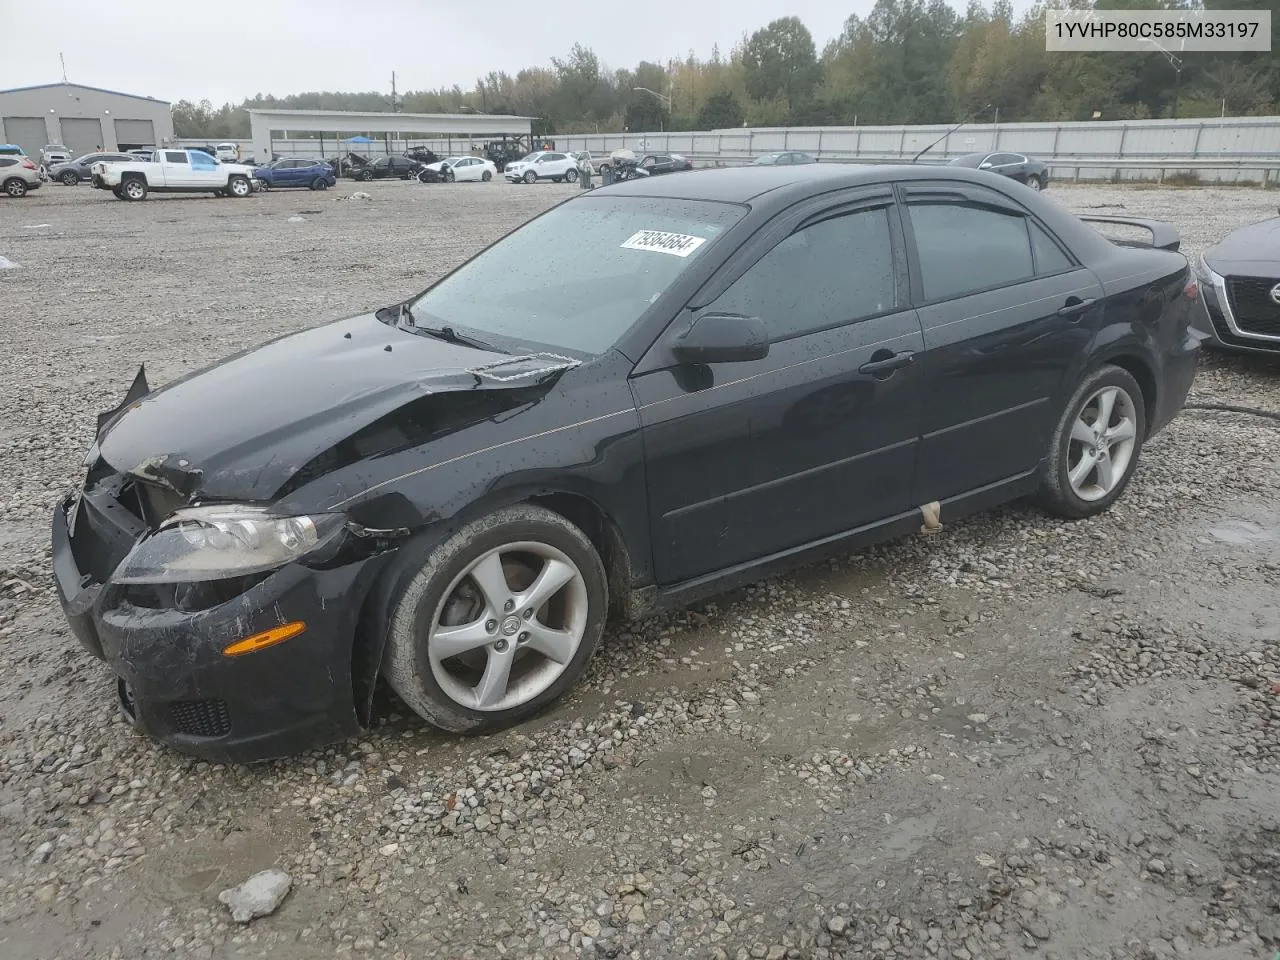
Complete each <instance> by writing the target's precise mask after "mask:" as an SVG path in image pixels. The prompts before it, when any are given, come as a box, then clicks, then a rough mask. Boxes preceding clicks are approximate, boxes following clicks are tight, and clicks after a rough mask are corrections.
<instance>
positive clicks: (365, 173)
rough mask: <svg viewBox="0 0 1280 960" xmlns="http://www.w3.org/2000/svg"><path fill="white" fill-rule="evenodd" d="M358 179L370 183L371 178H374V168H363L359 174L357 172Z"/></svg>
mask: <svg viewBox="0 0 1280 960" xmlns="http://www.w3.org/2000/svg"><path fill="white" fill-rule="evenodd" d="M356 179H357V180H363V181H364V182H365V183H368V182H369V181H370V180H372V179H373V171H372V170H361V171H360V173H359V174H357V176H356Z"/></svg>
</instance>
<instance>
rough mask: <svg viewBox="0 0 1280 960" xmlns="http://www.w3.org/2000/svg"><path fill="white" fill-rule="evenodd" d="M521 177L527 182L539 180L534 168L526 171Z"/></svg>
mask: <svg viewBox="0 0 1280 960" xmlns="http://www.w3.org/2000/svg"><path fill="white" fill-rule="evenodd" d="M520 179H521V180H523V181H524V182H525V183H536V182H537V180H538V175H537V174H536V173H534V172H533V171H532V170H526V171H525V172H524V176H523V177H521V178H520Z"/></svg>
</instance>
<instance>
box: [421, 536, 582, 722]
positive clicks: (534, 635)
mask: <svg viewBox="0 0 1280 960" xmlns="http://www.w3.org/2000/svg"><path fill="white" fill-rule="evenodd" d="M587 614H588V596H587V586H586V581H585V580H584V578H583V575H582V571H580V570H579V569H578V567H577V565H576V564H575V563H574V562H573V560H572V559H570V558H569V556H568V555H567V554H566V553H564V552H563V551H561V550H559V549H557V548H556V547H553V546H551V545H550V544H546V543H539V542H533V541H521V542H517V543H509V544H506V545H504V546H501V547H497V548H495V549H492V550H489V551H487V552H485V553H484V554H482V555H481V556H479V557H478V558H477V559H475V560H474V561H472V562H471V563H470V564H469V565H468V566H467V568H466V569H465V570H464V571H463V572H462V573H461V574H459V575H458V576H457V577H456V578H455V579H454V581H453V582H452V583H451V584H450V585H449V588H448V589H447V590H446V591H445V593H444V599H443V600H442V601H441V603H440V605H439V607H438V609H437V610H436V611H435V612H434V614H433V615H432V618H431V623H430V626H429V629H428V634H427V659H428V661H429V663H430V667H431V672H432V675H433V676H434V678H435V681H436V683H438V684H439V685H440V688H441V690H443V691H444V693H445V694H446V695H447V696H448V697H449V698H450V699H452V700H453V701H454V702H455V703H457V704H459V705H460V706H464V707H468V708H470V709H472V710H479V711H484V712H494V711H501V710H509V709H511V708H513V707H518V706H521V705H522V704H525V703H528V702H529V701H530V700H533V699H534V698H535V697H537V696H538V695H539V694H541V693H542V692H543V691H545V690H546V689H547V688H548V687H550V686H551V685H552V684H553V683H554V682H555V681H556V679H557V678H558V677H559V676H560V675H561V674H562V673H564V671H565V669H566V668H567V667H568V666H569V664H570V663H571V662H572V661H573V659H574V656H575V655H576V654H577V652H578V647H579V645H580V644H581V643H582V639H583V636H584V634H585V632H586V626H587Z"/></svg>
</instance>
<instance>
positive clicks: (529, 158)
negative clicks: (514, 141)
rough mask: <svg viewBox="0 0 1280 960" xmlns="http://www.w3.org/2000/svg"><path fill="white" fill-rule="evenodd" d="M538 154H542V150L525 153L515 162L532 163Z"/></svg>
mask: <svg viewBox="0 0 1280 960" xmlns="http://www.w3.org/2000/svg"><path fill="white" fill-rule="evenodd" d="M540 156H542V151H538V152H537V153H526V154H525V155H524V156H523V157H521V158H520V159H519V161H517V162H519V163H533V161H535V160H537V159H538V158H539V157H540Z"/></svg>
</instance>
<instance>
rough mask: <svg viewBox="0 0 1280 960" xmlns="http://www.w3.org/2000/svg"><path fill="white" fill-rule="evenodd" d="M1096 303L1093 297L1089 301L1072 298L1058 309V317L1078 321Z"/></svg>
mask: <svg viewBox="0 0 1280 960" xmlns="http://www.w3.org/2000/svg"><path fill="white" fill-rule="evenodd" d="M1095 302H1096V301H1095V300H1094V298H1093V297H1089V298H1088V299H1087V300H1080V299H1078V298H1076V297H1072V298H1070V299H1069V300H1068V301H1067V302H1066V303H1065V304H1064V305H1063V306H1061V307H1059V308H1058V316H1060V317H1070V318H1071V319H1072V320H1076V319H1078V318H1079V317H1080V315H1081V314H1082V313H1084V312H1085V311H1086V310H1088V309H1089V308H1090V307H1092V306H1093V305H1094V303H1095Z"/></svg>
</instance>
